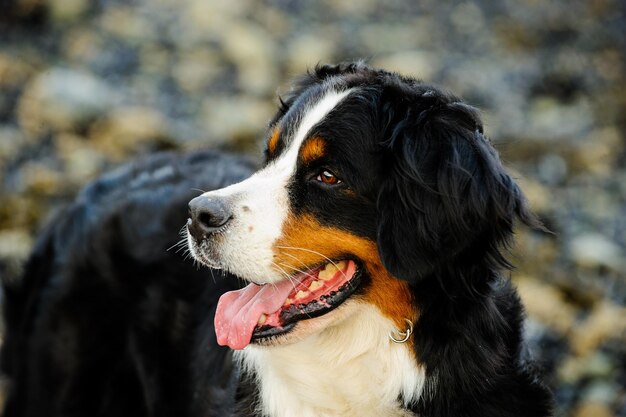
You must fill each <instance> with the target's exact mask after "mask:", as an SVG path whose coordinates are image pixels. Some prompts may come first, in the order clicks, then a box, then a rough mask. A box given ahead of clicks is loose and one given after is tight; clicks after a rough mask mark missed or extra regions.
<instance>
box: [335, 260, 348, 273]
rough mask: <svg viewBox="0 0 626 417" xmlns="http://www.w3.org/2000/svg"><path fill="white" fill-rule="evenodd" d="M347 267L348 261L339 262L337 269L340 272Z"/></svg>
mask: <svg viewBox="0 0 626 417" xmlns="http://www.w3.org/2000/svg"><path fill="white" fill-rule="evenodd" d="M346 265H347V262H346V261H339V262H337V265H336V267H337V269H338V270H340V271H343V270H344V269H346Z"/></svg>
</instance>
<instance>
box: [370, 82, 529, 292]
mask: <svg viewBox="0 0 626 417" xmlns="http://www.w3.org/2000/svg"><path fill="white" fill-rule="evenodd" d="M396 101H397V100H396ZM386 108H387V110H385V111H386V112H387V114H386V117H387V122H386V123H387V125H388V126H389V127H388V129H387V132H386V138H385V142H384V143H383V147H384V149H385V155H386V159H387V160H386V168H387V169H388V171H387V175H386V179H385V180H384V182H383V184H382V187H381V190H380V193H379V197H378V203H377V204H378V212H379V222H378V248H379V253H380V256H381V259H382V261H383V264H384V265H385V267H386V268H387V269H388V270H389V271H390V272H391V273H392V274H393V275H394V276H396V277H398V278H401V279H404V280H408V281H410V282H411V281H413V282H414V281H415V280H418V279H419V278H422V277H424V276H426V275H428V274H431V273H434V272H437V270H438V269H439V270H441V269H449V268H450V267H451V266H452V265H456V266H459V267H463V266H469V265H476V264H479V263H486V264H487V265H490V266H494V267H509V266H510V265H509V264H508V262H507V261H506V259H505V258H504V256H503V255H502V252H501V251H502V249H503V247H504V246H505V245H506V244H507V242H508V239H509V238H510V237H511V235H512V229H513V223H514V220H515V218H516V217H517V218H520V219H521V220H522V221H523V222H525V223H527V224H530V225H533V226H537V225H538V222H537V221H536V220H535V218H534V216H533V215H532V213H530V211H529V210H528V209H527V207H526V203H525V199H524V196H523V194H522V192H521V191H520V189H519V188H518V186H517V185H516V184H515V182H514V181H513V179H512V178H511V177H510V176H509V175H508V174H507V173H506V172H505V170H504V168H503V167H502V164H501V162H500V159H499V157H498V154H497V152H496V151H495V149H494V148H493V147H492V145H491V144H490V143H489V142H488V140H487V139H486V138H485V137H484V136H483V133H482V125H481V122H480V119H479V116H478V112H477V111H476V109H474V108H472V107H471V106H468V105H466V104H463V103H461V102H459V101H456V99H454V98H453V97H448V96H444V95H442V94H441V93H435V92H433V91H432V90H429V91H426V93H424V94H422V95H421V96H420V97H417V98H415V99H414V100H411V103H410V104H409V105H407V107H405V108H404V109H397V108H395V109H393V108H392V107H391V106H387V107H386ZM398 115H399V116H398Z"/></svg>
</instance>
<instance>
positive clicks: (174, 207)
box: [2, 62, 552, 417]
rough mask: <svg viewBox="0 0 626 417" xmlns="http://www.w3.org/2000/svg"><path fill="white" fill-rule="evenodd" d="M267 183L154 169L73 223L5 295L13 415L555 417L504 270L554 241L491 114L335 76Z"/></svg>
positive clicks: (151, 164)
mask: <svg viewBox="0 0 626 417" xmlns="http://www.w3.org/2000/svg"><path fill="white" fill-rule="evenodd" d="M254 170H255V167H254V166H253V164H252V163H250V162H249V161H246V160H242V159H241V158H238V157H235V156H232V155H227V154H223V153H215V152H200V153H194V154H191V155H182V156H180V155H179V156H176V155H172V154H167V155H159V156H156V157H152V158H149V159H148V160H146V161H144V162H142V163H138V164H134V165H131V166H127V167H124V168H121V169H120V170H118V171H116V172H113V173H111V174H108V175H105V176H104V177H103V178H101V179H100V180H98V181H96V182H95V183H93V184H91V185H90V186H89V187H87V188H86V189H85V190H84V191H83V192H82V193H81V195H79V197H78V198H77V201H76V202H75V203H73V204H72V205H71V206H70V207H69V208H68V209H66V210H65V211H64V212H63V213H61V214H59V215H58V216H57V217H56V218H55V220H53V221H52V223H51V225H50V226H49V227H48V229H47V230H46V231H44V232H43V234H42V237H41V238H40V239H39V240H38V243H37V245H36V247H35V250H34V252H33V255H32V257H31V259H30V261H29V262H28V264H27V266H26V268H25V274H24V278H23V279H22V280H21V281H20V282H19V283H13V284H12V285H9V284H7V285H5V287H6V288H5V293H6V301H5V318H6V322H7V334H6V339H5V345H4V348H3V356H2V367H3V370H4V372H5V373H6V374H7V376H8V378H9V380H10V383H9V390H8V399H7V405H6V408H5V415H6V416H8V417H13V416H36V415H47V416H61V415H62V416H67V415H77V416H78V415H80V416H84V415H95V416H98V415H107V416H112V415H116V416H117V415H120V416H126V415H129V416H130V415H132V416H142V415H146V416H172V415H175V416H259V417H260V416H267V417H288V416H300V417H308V416H422V417H426V416H429V417H443V416H467V417H470V416H471V417H473V416H476V417H477V416H481V417H491V416H494V417H495V416H499V417H502V416H510V417H513V416H520V417H521V416H525V417H532V416H537V417H539V416H549V415H551V414H552V411H551V410H552V399H551V394H550V392H549V390H548V389H547V388H546V387H545V385H544V384H543V383H542V382H541V380H540V379H539V377H538V376H537V373H536V371H535V370H534V366H533V364H532V361H531V360H530V358H529V354H528V352H527V349H526V347H525V345H524V341H523V319H524V313H523V307H522V305H521V302H520V299H519V297H518V295H517V293H516V291H515V289H514V287H513V285H512V284H511V282H510V280H509V279H508V278H507V277H506V276H505V274H504V272H506V270H508V269H510V268H511V264H510V263H509V262H508V261H507V258H506V256H505V255H506V252H507V250H508V246H509V244H510V243H511V239H512V236H513V227H514V225H515V223H516V222H518V221H519V222H521V223H524V224H526V225H528V226H530V227H533V228H541V225H540V222H539V221H538V220H537V219H536V218H535V216H534V215H533V214H532V213H531V211H530V210H529V208H528V206H527V203H526V201H525V198H524V196H523V193H522V192H521V190H520V188H519V187H518V186H517V185H516V183H515V181H514V180H513V179H512V178H511V176H510V175H509V174H508V173H507V172H506V170H505V169H504V168H503V166H502V164H501V162H500V159H499V157H498V154H497V152H496V151H495V149H494V148H493V146H492V145H491V143H490V142H489V141H488V139H487V138H486V137H485V136H484V133H483V127H482V123H481V121H480V117H479V113H478V111H477V110H476V109H475V108H473V107H471V106H469V105H468V104H465V103H463V102H462V101H461V100H460V99H458V98H456V97H455V96H453V95H451V94H448V93H445V92H443V91H441V90H440V89H438V88H436V87H434V86H431V85H428V84H425V83H422V82H420V81H417V80H415V79H412V78H408V77H403V76H400V75H398V74H395V73H391V72H387V71H384V70H379V69H374V68H370V67H368V66H367V65H365V64H363V63H361V62H357V63H351V64H341V65H334V66H330V65H326V66H318V67H316V68H315V70H313V71H311V72H309V73H307V74H306V75H304V76H302V77H301V78H299V79H297V80H296V81H295V83H294V85H293V87H292V89H291V91H290V92H289V93H288V94H287V95H286V96H285V97H284V99H281V105H280V108H279V110H278V112H277V114H276V115H275V116H274V117H273V119H272V120H271V122H270V124H269V128H268V133H267V138H266V147H265V160H264V163H263V165H262V166H261V167H260V169H258V170H256V172H254V173H253V171H254ZM244 178H247V179H244ZM192 188H195V189H202V190H204V192H203V193H202V194H200V195H199V196H197V197H194V198H192V197H193V195H191V193H192V191H191V189H192ZM188 200H191V201H190V202H189V204H188V215H187V221H186V224H185V205H186V201H188ZM183 224H185V225H184V227H183V240H182V241H180V242H179V244H178V246H177V245H176V238H177V232H178V229H179V228H180V226H181V225H183ZM172 245H173V246H174V249H176V248H185V247H186V249H187V250H188V251H189V255H190V256H191V257H192V258H193V259H194V260H195V262H197V263H198V264H201V265H204V266H206V267H208V268H200V269H199V268H197V267H196V266H194V265H193V264H192V262H189V261H188V260H187V261H186V260H184V259H183V256H181V255H179V254H177V253H176V250H169V251H168V250H167V249H168V247H169V246H172Z"/></svg>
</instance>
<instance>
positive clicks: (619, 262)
mask: <svg viewBox="0 0 626 417" xmlns="http://www.w3.org/2000/svg"><path fill="white" fill-rule="evenodd" d="M569 251H570V257H571V259H572V260H573V261H574V262H576V264H578V265H580V266H582V267H588V268H594V267H598V266H604V267H609V268H612V269H613V270H615V271H621V270H623V268H625V267H626V265H625V264H624V257H625V254H624V253H623V252H622V250H621V248H620V247H619V246H618V245H617V244H615V243H613V242H612V241H611V240H610V239H609V238H607V237H606V236H604V235H601V234H597V233H588V234H584V235H581V236H578V237H576V238H574V239H573V240H572V241H571V242H570V245H569Z"/></svg>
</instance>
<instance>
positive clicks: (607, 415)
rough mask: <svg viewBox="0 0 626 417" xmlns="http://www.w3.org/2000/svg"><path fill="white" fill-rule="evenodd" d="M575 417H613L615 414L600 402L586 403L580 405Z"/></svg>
mask: <svg viewBox="0 0 626 417" xmlns="http://www.w3.org/2000/svg"><path fill="white" fill-rule="evenodd" d="M572 416H573V417H613V412H612V411H611V409H610V408H609V407H608V406H607V405H606V404H602V403H598V402H593V401H592V402H585V403H582V404H580V405H579V406H578V407H577V408H576V411H574V414H573V415H572Z"/></svg>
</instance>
